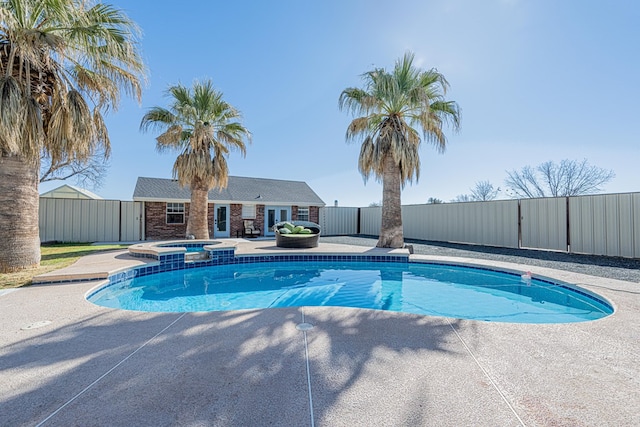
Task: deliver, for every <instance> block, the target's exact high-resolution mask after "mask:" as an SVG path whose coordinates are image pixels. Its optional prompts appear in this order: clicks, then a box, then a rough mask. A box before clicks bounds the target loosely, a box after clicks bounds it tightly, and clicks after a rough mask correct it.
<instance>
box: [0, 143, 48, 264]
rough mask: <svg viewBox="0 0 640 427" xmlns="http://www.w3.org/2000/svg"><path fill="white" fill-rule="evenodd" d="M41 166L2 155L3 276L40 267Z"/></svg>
mask: <svg viewBox="0 0 640 427" xmlns="http://www.w3.org/2000/svg"><path fill="white" fill-rule="evenodd" d="M39 203H40V196H39V195H38V164H37V162H31V161H27V160H26V159H25V158H24V157H22V156H12V155H4V154H2V155H0V273H9V272H13V271H18V270H23V269H26V268H30V267H37V266H38V265H40V234H39V229H38V214H39V209H40V206H39Z"/></svg>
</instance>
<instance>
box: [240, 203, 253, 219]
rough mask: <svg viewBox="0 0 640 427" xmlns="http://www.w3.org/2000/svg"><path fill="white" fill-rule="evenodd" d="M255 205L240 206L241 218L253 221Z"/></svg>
mask: <svg viewBox="0 0 640 427" xmlns="http://www.w3.org/2000/svg"><path fill="white" fill-rule="evenodd" d="M255 217H256V205H242V218H244V219H255Z"/></svg>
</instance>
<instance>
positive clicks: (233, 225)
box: [229, 203, 244, 237]
mask: <svg viewBox="0 0 640 427" xmlns="http://www.w3.org/2000/svg"><path fill="white" fill-rule="evenodd" d="M229 210H230V211H231V212H229V215H230V219H229V227H230V228H229V230H230V231H231V237H236V236H242V229H243V228H244V222H243V220H242V205H241V204H238V203H233V204H232V205H231V206H230V208H229ZM238 232H239V233H238Z"/></svg>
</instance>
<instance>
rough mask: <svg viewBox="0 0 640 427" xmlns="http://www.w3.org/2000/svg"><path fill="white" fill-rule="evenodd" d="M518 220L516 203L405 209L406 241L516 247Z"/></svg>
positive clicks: (455, 204) (429, 206)
mask: <svg viewBox="0 0 640 427" xmlns="http://www.w3.org/2000/svg"><path fill="white" fill-rule="evenodd" d="M517 218H518V202H517V201H516V200H499V201H492V202H473V203H443V204H428V205H408V206H403V207H402V224H403V228H404V237H405V238H407V239H420V240H432V241H440V242H459V243H473V244H479V245H489V246H503V247H510V248H517V247H518V221H517Z"/></svg>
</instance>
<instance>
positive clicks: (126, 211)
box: [39, 198, 142, 242]
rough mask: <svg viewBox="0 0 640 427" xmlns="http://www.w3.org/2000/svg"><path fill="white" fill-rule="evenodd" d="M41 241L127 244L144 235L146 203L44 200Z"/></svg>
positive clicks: (41, 213)
mask: <svg viewBox="0 0 640 427" xmlns="http://www.w3.org/2000/svg"><path fill="white" fill-rule="evenodd" d="M39 227H40V241H41V242H51V241H58V242H127V241H138V240H140V238H141V236H142V203H141V202H122V201H119V200H82V199H49V198H40V219H39Z"/></svg>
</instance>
